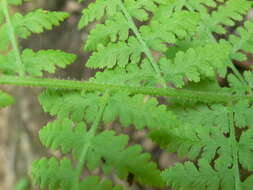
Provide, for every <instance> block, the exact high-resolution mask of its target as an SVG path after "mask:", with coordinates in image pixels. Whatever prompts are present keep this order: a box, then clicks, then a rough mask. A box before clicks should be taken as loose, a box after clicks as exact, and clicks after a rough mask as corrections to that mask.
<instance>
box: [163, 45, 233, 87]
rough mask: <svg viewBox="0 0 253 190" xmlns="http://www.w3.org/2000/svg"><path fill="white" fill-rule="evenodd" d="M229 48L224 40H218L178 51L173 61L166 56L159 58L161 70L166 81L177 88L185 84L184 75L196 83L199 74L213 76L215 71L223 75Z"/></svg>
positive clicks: (198, 79)
mask: <svg viewBox="0 0 253 190" xmlns="http://www.w3.org/2000/svg"><path fill="white" fill-rule="evenodd" d="M230 48H231V47H230V46H229V45H228V44H227V43H226V42H220V43H218V44H216V43H213V44H207V45H205V46H200V47H195V48H190V49H188V50H187V51H186V52H182V51H179V52H178V53H177V54H176V57H175V60H174V62H172V61H170V60H168V59H166V58H162V59H161V60H160V67H161V71H162V72H163V73H164V74H165V78H166V80H167V81H170V82H172V83H173V84H175V85H176V86H177V87H179V88H182V87H183V86H184V85H185V82H184V77H186V78H187V79H188V80H189V81H193V82H196V83H197V82H199V81H200V79H201V76H205V77H214V76H215V75H216V71H218V72H219V73H220V74H221V76H225V74H226V72H227V66H228V63H229V61H230V60H229V53H230Z"/></svg>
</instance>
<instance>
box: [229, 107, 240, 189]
mask: <svg viewBox="0 0 253 190" xmlns="http://www.w3.org/2000/svg"><path fill="white" fill-rule="evenodd" d="M228 114H229V117H228V118H229V121H228V122H229V131H230V140H231V147H232V151H233V170H234V183H235V190H241V187H240V184H241V180H240V169H239V165H238V144H237V140H236V133H235V126H234V114H233V110H232V102H231V103H230V104H229V113H228Z"/></svg>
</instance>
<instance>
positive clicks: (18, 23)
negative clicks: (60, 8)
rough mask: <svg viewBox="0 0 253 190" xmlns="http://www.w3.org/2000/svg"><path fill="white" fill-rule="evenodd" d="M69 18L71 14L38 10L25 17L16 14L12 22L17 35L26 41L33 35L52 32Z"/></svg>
mask: <svg viewBox="0 0 253 190" xmlns="http://www.w3.org/2000/svg"><path fill="white" fill-rule="evenodd" d="M68 16H69V14H68V13H65V12H56V11H46V10H42V9H37V10H35V11H33V12H29V13H28V14H27V15H25V16H23V15H21V14H20V13H16V14H15V15H14V18H13V21H12V22H13V25H14V27H15V32H16V34H17V35H18V36H19V37H21V38H24V39H26V38H28V37H29V36H30V35H31V34H32V33H42V32H44V30H52V28H53V26H58V25H59V24H60V22H61V21H63V20H64V19H66V18H67V17H68Z"/></svg>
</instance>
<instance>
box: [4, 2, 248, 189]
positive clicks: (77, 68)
mask: <svg viewBox="0 0 253 190" xmlns="http://www.w3.org/2000/svg"><path fill="white" fill-rule="evenodd" d="M90 1H91V0H86V1H85V3H82V4H79V3H77V2H76V1H74V0H33V1H32V2H29V3H25V4H24V5H23V6H21V7H18V8H17V9H18V11H20V12H22V13H26V12H28V11H30V10H34V9H36V8H43V9H46V10H54V11H67V12H69V13H70V14H71V16H70V18H68V19H67V20H66V21H65V22H64V23H62V25H61V26H59V27H55V28H54V30H52V31H49V32H45V33H43V34H42V35H33V36H32V37H31V38H29V39H28V40H25V41H21V44H20V46H21V48H31V49H34V50H39V49H61V50H64V51H66V52H70V53H74V54H76V55H77V56H78V59H77V61H76V62H75V63H74V64H72V65H71V66H69V67H68V68H67V69H65V70H58V72H57V74H56V75H54V76H52V75H51V76H50V75H48V77H56V78H66V79H76V80H85V79H87V78H89V77H91V76H93V74H94V71H91V70H88V69H85V67H84V63H85V62H86V60H87V57H88V56H89V54H88V53H85V52H84V51H83V43H84V41H85V39H86V36H87V32H88V31H89V30H90V29H91V28H92V27H93V25H91V26H89V27H88V28H86V30H82V31H78V30H77V24H78V21H79V18H80V16H81V11H82V9H83V8H84V7H85V6H86V5H87V4H88V3H89V2H90ZM12 11H16V10H15V9H13V10H12ZM251 59H252V58H251V55H249V61H248V62H245V63H240V64H238V63H235V64H237V66H238V67H240V68H241V69H242V70H243V69H245V68H248V66H249V65H250V64H251V62H252V60H251ZM221 82H224V81H222V80H221ZM1 88H2V89H5V90H7V91H8V92H10V93H11V94H12V95H14V96H15V97H16V99H17V101H16V103H15V104H14V105H12V106H10V107H9V108H5V109H1V110H0V121H1V122H0V163H1V164H0V190H13V189H16V190H36V189H38V188H35V187H32V186H31V180H30V176H29V170H30V166H31V163H32V161H33V160H35V159H38V158H40V157H42V156H47V155H50V154H55V153H52V152H50V151H49V150H47V149H45V148H44V147H42V146H41V144H40V142H39V138H38V130H39V129H40V128H41V127H42V126H44V125H45V124H46V123H47V122H48V121H50V119H51V118H50V116H49V115H48V114H46V113H43V111H42V108H41V107H40V105H39V103H38V100H37V98H36V97H37V95H38V94H39V92H40V91H41V90H40V89H32V88H21V87H15V86H3V87H2V86H1ZM124 132H126V133H130V135H131V140H132V142H131V144H133V143H141V144H142V145H143V147H144V149H145V150H146V151H149V152H151V153H152V155H153V159H154V160H155V161H156V162H158V163H159V167H160V168H161V169H163V168H165V167H168V166H169V165H172V164H174V163H175V162H178V161H180V160H179V159H178V158H177V156H176V155H174V154H168V153H165V152H162V151H161V150H160V149H159V148H158V147H156V146H155V145H154V144H153V143H152V142H151V141H150V140H149V139H147V138H145V136H146V132H145V131H138V132H136V131H134V130H133V128H128V129H125V131H124ZM136 189H140V190H151V188H145V187H141V186H139V187H138V186H137V187H136Z"/></svg>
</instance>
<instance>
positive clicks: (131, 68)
mask: <svg viewBox="0 0 253 190" xmlns="http://www.w3.org/2000/svg"><path fill="white" fill-rule="evenodd" d="M90 81H91V82H96V83H102V84H114V85H130V86H140V85H143V86H153V87H154V86H155V85H156V84H157V83H158V81H157V78H156V76H155V75H154V71H153V68H152V67H151V65H150V64H149V63H148V62H147V61H146V62H144V63H143V64H141V66H140V67H139V66H138V65H136V64H129V65H127V66H126V67H125V68H120V67H117V68H114V69H107V70H105V71H103V72H96V75H95V77H94V78H91V79H90Z"/></svg>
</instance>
